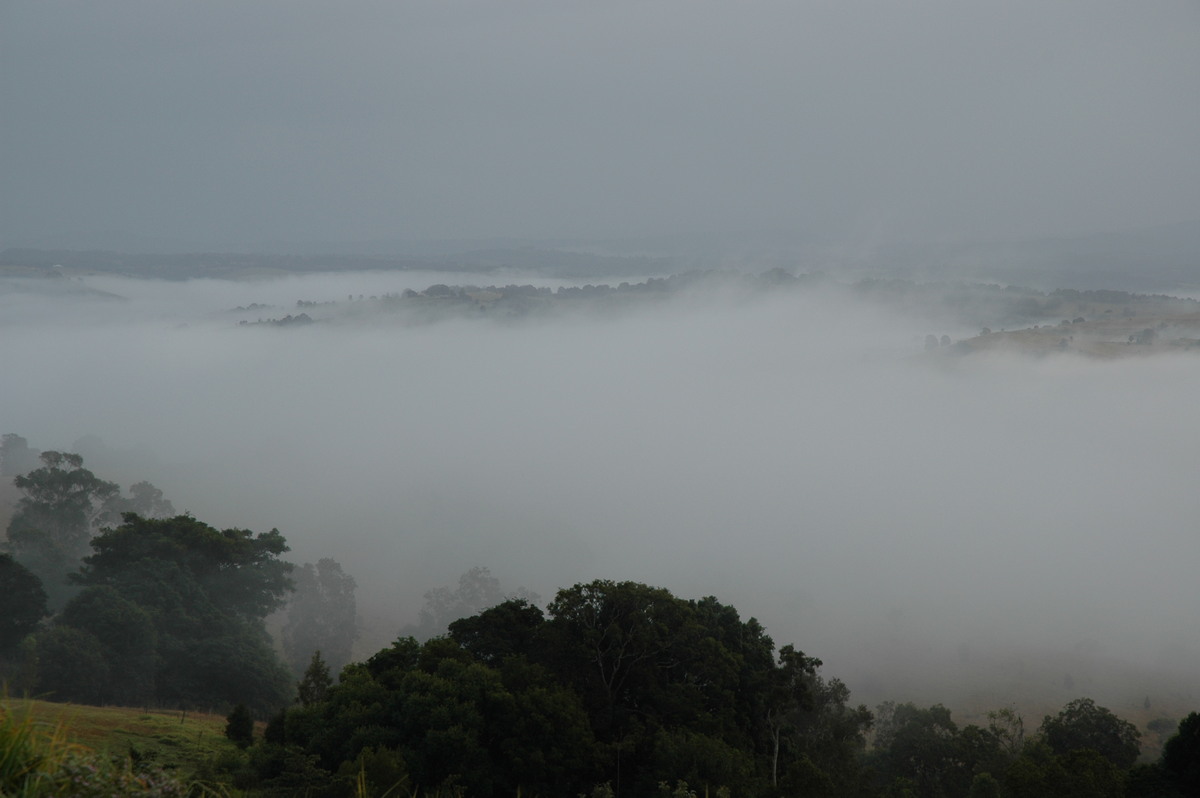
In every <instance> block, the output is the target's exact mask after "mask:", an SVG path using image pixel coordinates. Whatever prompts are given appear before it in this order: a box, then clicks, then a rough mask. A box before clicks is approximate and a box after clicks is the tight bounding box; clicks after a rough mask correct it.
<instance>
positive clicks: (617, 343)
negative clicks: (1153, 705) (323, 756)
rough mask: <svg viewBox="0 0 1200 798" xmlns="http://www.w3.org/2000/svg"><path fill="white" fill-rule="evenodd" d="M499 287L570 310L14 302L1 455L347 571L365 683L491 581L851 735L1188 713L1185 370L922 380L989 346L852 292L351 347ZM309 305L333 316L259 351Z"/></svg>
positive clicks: (341, 281) (6, 298) (213, 296)
mask: <svg viewBox="0 0 1200 798" xmlns="http://www.w3.org/2000/svg"><path fill="white" fill-rule="evenodd" d="M621 279H626V278H621ZM631 281H632V280H631ZM52 282H53V281H52ZM504 282H508V283H522V284H524V283H528V284H532V285H534V286H539V287H546V288H551V289H553V288H557V287H559V286H563V285H573V284H575V283H568V282H566V281H563V280H552V279H548V278H538V277H533V276H528V275H520V274H512V275H505V276H504V277H503V279H498V278H497V277H496V276H495V275H491V274H489V275H470V274H454V275H449V274H444V273H422V272H363V273H342V274H337V275H329V274H312V275H305V276H293V277H282V278H278V279H272V280H262V281H249V280H246V281H226V280H189V281H180V282H165V281H152V280H131V279H126V278H120V277H107V276H92V277H86V278H82V279H75V280H72V281H70V282H69V283H67V282H64V281H57V283H56V286H57V287H56V288H55V289H54V290H44V289H45V285H47V284H48V283H45V282H39V281H26V282H21V281H14V282H12V283H9V284H8V288H9V289H10V290H8V291H6V292H4V293H0V375H2V379H0V408H3V413H2V418H0V420H2V421H3V424H4V429H3V430H0V431H3V432H14V433H19V434H20V435H23V436H25V437H26V438H27V439H28V440H29V442H30V444H31V445H33V446H36V447H38V448H41V449H61V450H71V451H79V452H80V453H81V454H83V455H84V457H85V462H86V465H87V466H88V467H90V468H91V469H93V470H94V471H95V472H96V473H97V474H98V475H99V476H101V477H103V478H105V479H109V480H115V481H118V482H121V483H122V484H125V485H127V484H129V483H131V482H134V481H137V480H141V479H149V480H151V481H152V482H153V483H154V484H155V485H157V486H158V487H160V488H162V489H163V491H164V493H165V494H166V496H167V497H168V498H170V499H171V501H172V502H173V503H174V505H175V507H176V508H178V509H179V510H180V511H187V512H189V513H191V514H193V515H194V516H195V517H197V518H199V519H201V520H202V521H204V522H206V523H208V524H211V525H213V526H217V527H221V528H224V527H244V528H250V529H252V530H255V531H266V530H268V529H270V528H273V527H275V528H278V529H279V530H280V531H281V532H282V533H283V534H284V535H285V536H286V538H287V540H288V542H289V544H290V545H291V546H292V552H291V554H290V555H289V558H290V559H292V560H294V561H296V562H303V561H315V560H316V559H318V558H320V557H335V558H336V559H337V560H338V561H339V562H341V563H342V565H343V566H344V567H345V569H346V571H347V573H350V574H352V575H353V576H354V577H355V578H356V579H357V580H358V583H359V607H360V614H361V616H362V623H363V630H362V635H361V637H360V641H359V651H360V652H361V654H363V655H367V654H370V653H371V652H373V651H375V650H376V649H378V648H379V647H380V646H382V645H386V644H387V643H388V642H389V641H390V640H391V639H392V638H393V637H394V636H395V634H396V632H397V630H398V629H399V628H400V627H401V626H402V625H403V624H405V623H408V622H411V621H412V620H413V619H414V618H415V615H416V612H417V610H418V609H419V608H420V605H421V600H422V599H421V597H422V595H423V594H424V592H425V591H427V590H429V589H431V588H434V587H438V586H441V585H446V584H452V583H453V582H454V581H455V579H456V578H457V577H458V575H459V574H461V573H463V572H464V571H466V570H467V569H469V568H471V567H473V566H486V567H488V568H490V569H491V572H492V573H493V574H494V575H495V576H496V577H497V578H499V579H500V580H501V583H502V584H503V585H504V586H505V588H508V589H515V588H517V587H518V586H524V587H527V588H528V589H530V590H533V591H536V592H537V593H539V594H540V595H541V596H542V597H543V599H548V598H549V597H552V596H553V595H554V592H555V591H556V590H557V589H558V588H559V587H564V586H568V585H570V584H572V583H575V582H582V581H587V580H591V579H594V578H606V579H614V580H624V579H629V580H636V581H639V582H645V583H649V584H653V585H661V586H664V587H668V588H669V589H671V590H672V591H674V592H675V593H676V594H677V595H682V596H688V597H699V596H702V595H716V596H717V597H719V598H720V599H721V600H723V601H728V602H730V603H732V604H734V605H736V606H737V607H738V608H739V609H740V610H741V611H742V612H743V613H744V614H745V615H746V616H749V615H754V616H756V617H758V618H759V619H760V620H761V621H762V622H763V623H764V624H765V625H766V627H767V630H768V631H769V633H770V634H771V635H772V636H773V637H774V638H775V640H776V642H777V643H778V644H784V643H795V644H796V645H797V646H798V647H799V648H801V649H803V650H804V651H805V652H806V653H808V654H810V655H813V656H817V657H820V658H821V659H823V660H824V662H825V665H826V668H827V671H828V672H830V673H832V674H834V675H836V676H839V677H840V678H842V679H844V680H845V681H846V682H847V684H848V685H849V687H850V688H851V690H853V691H854V693H855V695H856V697H857V699H859V700H863V701H867V702H870V701H872V700H875V699H880V700H882V699H884V698H890V699H896V700H906V699H910V698H911V699H913V700H928V701H933V700H941V701H946V702H947V703H950V702H954V701H960V702H966V703H970V702H973V701H979V702H981V703H982V704H984V705H986V706H988V707H991V706H996V705H1000V704H1003V703H1005V702H1006V701H1011V700H1018V699H1020V700H1023V701H1031V702H1034V703H1037V702H1044V703H1045V704H1046V706H1048V707H1049V706H1053V705H1061V703H1062V702H1063V701H1065V700H1067V699H1069V698H1073V697H1075V695H1077V694H1078V693H1079V692H1080V691H1081V690H1086V691H1087V692H1089V694H1092V695H1095V696H1096V697H1097V698H1098V699H1103V700H1106V701H1108V702H1110V706H1113V707H1114V708H1120V707H1126V706H1132V705H1134V704H1137V705H1138V706H1140V705H1141V702H1142V698H1143V696H1144V695H1147V694H1151V693H1154V694H1155V695H1156V699H1157V698H1158V697H1160V694H1162V693H1165V692H1170V693H1171V695H1170V696H1167V695H1161V698H1162V699H1163V700H1167V699H1168V698H1169V699H1170V700H1173V701H1180V702H1184V703H1187V702H1188V701H1189V700H1191V701H1194V698H1195V694H1196V691H1197V690H1198V689H1200V685H1197V684H1196V683H1195V681H1194V673H1195V666H1196V664H1197V662H1200V649H1198V648H1197V645H1196V635H1195V632H1196V622H1195V613H1194V607H1195V606H1196V602H1197V600H1198V599H1200V582H1198V581H1197V580H1196V579H1195V575H1194V568H1195V563H1196V562H1197V561H1198V560H1200V539H1198V538H1197V535H1196V534H1195V518H1196V517H1197V503H1198V500H1197V498H1196V496H1197V493H1196V490H1195V474H1196V473H1197V471H1198V467H1200V448H1197V446H1196V441H1195V435H1194V432H1193V430H1192V424H1191V421H1192V417H1193V415H1194V412H1195V410H1194V397H1195V396H1196V395H1197V393H1198V391H1200V358H1197V357H1195V356H1193V355H1187V354H1178V355H1160V356H1154V357H1145V358H1137V359H1131V360H1121V361H1108V360H1098V359H1088V358H1083V357H1079V356H1076V355H1072V354H1058V355H1050V356H1046V357H1039V358H1033V357H1024V356H1021V355H1017V354H1011V353H1010V354H996V353H990V354H980V355H972V356H969V357H960V358H929V357H926V356H924V354H923V341H924V339H925V337H926V335H928V334H930V333H933V334H936V335H939V336H940V335H943V334H948V335H949V336H950V337H951V338H953V339H955V340H958V339H960V338H963V337H969V336H973V335H975V334H977V333H978V331H979V329H978V327H977V326H976V327H967V326H965V325H963V324H958V326H955V324H956V323H957V322H950V321H947V318H946V317H939V318H929V317H925V316H922V315H921V314H918V313H914V312H911V311H909V312H903V313H902V312H899V311H896V310H891V309H888V308H887V307H885V306H882V305H880V304H877V303H867V302H865V301H863V300H862V299H861V298H857V297H855V296H854V295H853V294H852V293H851V292H849V291H847V290H846V288H845V287H844V286H840V285H838V284H836V283H833V282H822V283H818V284H798V285H796V286H792V287H787V288H782V289H780V290H774V291H769V292H761V293H756V294H741V293H737V292H722V291H694V292H679V293H677V294H675V295H672V296H671V297H669V298H667V299H664V300H663V301H661V302H655V303H652V304H645V305H642V306H636V307H632V308H630V309H627V310H626V311H624V312H621V313H618V314H589V313H565V312H564V313H559V314H556V315H554V316H551V317H546V318H535V317H531V318H523V319H521V318H518V319H507V320H505V319H497V318H492V317H486V318H446V319H444V320H433V321H429V320H426V321H424V322H422V323H419V324H414V323H407V322H405V321H404V319H403V318H401V317H393V316H389V315H387V314H381V313H366V312H362V313H355V312H354V308H355V306H356V304H359V307H362V308H365V307H367V306H368V305H369V303H370V301H371V300H370V298H371V297H382V296H387V295H396V294H399V293H401V292H403V291H404V290H406V289H410V290H415V291H422V290H423V289H425V288H426V287H428V286H430V285H431V284H435V283H449V284H451V285H454V284H459V285H462V284H471V283H473V284H476V285H489V284H493V283H501V284H502V283H504ZM64 285H66V286H68V287H70V288H71V289H72V290H69V291H68V290H64V289H63V286H64ZM360 297H362V298H361V299H360ZM298 301H302V302H312V303H336V304H328V305H326V306H325V307H326V308H327V309H328V312H326V313H325V314H324V316H322V315H321V314H320V313H316V312H313V315H314V318H316V320H317V321H316V323H313V324H307V325H303V326H283V327H277V326H270V325H262V326H260V325H256V324H252V323H248V324H240V322H243V321H245V322H255V321H257V320H258V319H269V318H277V317H281V316H284V315H285V314H293V313H297V312H298V311H297V302H298ZM1189 671H1190V673H1192V674H1193V676H1192V677H1185V676H1183V675H1182V674H1185V673H1188V672H1189ZM1189 678H1190V679H1191V681H1189ZM1156 691H1158V692H1156ZM1018 693H1019V694H1018Z"/></svg>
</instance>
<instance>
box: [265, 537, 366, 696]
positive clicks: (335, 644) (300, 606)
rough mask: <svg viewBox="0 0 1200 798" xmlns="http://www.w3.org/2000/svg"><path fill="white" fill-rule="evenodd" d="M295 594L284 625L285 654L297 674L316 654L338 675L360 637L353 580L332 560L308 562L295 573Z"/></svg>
mask: <svg viewBox="0 0 1200 798" xmlns="http://www.w3.org/2000/svg"><path fill="white" fill-rule="evenodd" d="M292 578H293V580H294V581H295V585H296V587H295V592H293V593H292V596H291V599H290V601H289V602H288V607H287V621H286V623H284V626H283V651H284V655H285V656H286V657H287V661H288V664H289V665H290V666H291V667H292V671H293V672H294V673H297V674H299V673H302V672H303V671H304V668H305V666H306V665H307V664H308V662H309V658H310V657H312V654H313V652H314V651H318V650H319V651H321V653H322V656H323V658H324V660H325V662H327V663H328V664H329V667H330V669H332V670H333V671H334V672H335V673H336V672H337V671H340V670H341V669H342V666H343V665H345V664H346V663H347V662H349V661H350V656H351V650H352V648H353V646H354V640H355V638H356V637H357V636H358V621H357V606H356V603H355V599H354V591H355V588H356V587H357V586H356V584H355V582H354V577H352V576H350V575H349V574H347V573H345V572H344V571H343V570H342V566H341V565H339V564H338V562H337V561H336V560H334V559H332V558H329V557H325V558H323V559H321V560H319V561H317V564H316V565H313V564H312V563H305V564H304V565H303V566H302V567H300V568H297V569H296V570H295V571H293V572H292Z"/></svg>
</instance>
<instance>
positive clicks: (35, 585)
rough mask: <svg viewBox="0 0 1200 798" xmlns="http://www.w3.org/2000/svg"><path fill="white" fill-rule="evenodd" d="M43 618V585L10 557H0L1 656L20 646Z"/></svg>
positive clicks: (45, 612)
mask: <svg viewBox="0 0 1200 798" xmlns="http://www.w3.org/2000/svg"><path fill="white" fill-rule="evenodd" d="M46 615H47V611H46V591H45V590H43V589H42V581H41V580H40V579H38V578H37V577H36V576H35V575H34V574H33V572H32V571H30V570H29V569H28V568H26V567H25V566H23V565H21V563H19V562H17V561H16V560H14V559H13V558H12V555H10V554H0V652H3V651H7V650H9V649H11V648H13V647H14V646H16V645H17V643H20V642H21V640H22V638H24V637H25V636H26V635H27V634H29V633H30V632H32V631H33V630H34V629H35V628H37V625H38V621H40V620H41V619H42V618H45V617H46Z"/></svg>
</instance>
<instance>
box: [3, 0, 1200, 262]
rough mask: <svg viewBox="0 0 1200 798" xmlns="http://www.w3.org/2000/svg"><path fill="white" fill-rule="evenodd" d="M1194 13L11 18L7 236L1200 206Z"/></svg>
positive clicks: (887, 222)
mask: <svg viewBox="0 0 1200 798" xmlns="http://www.w3.org/2000/svg"><path fill="white" fill-rule="evenodd" d="M1197 86H1200V5H1198V4H1196V3H1194V2H1162V3H1152V4H1150V3H1137V4H1134V3H1118V2H1091V1H1089V2H1061V3H1046V2H1040V0H1039V2H1015V1H1012V0H1006V2H994V3H986V4H985V3H961V2H904V3H898V2H897V3H892V2H856V3H832V2H830V3H814V2H754V3H712V2H695V1H694V0H687V1H686V2H685V1H684V0H661V1H658V2H631V1H628V0H611V1H609V2H604V3H578V2H562V1H561V0H555V1H554V2H505V3H486V2H361V1H360V0H355V1H354V2H347V3H317V2H308V1H306V2H295V1H294V0H287V2H284V0H256V2H253V3H244V2H227V1H225V0H219V1H218V0H209V1H207V2H204V3H164V2H134V1H133V0H108V1H107V2H104V3H93V2H61V1H60V0H39V1H38V2H33V0H4V2H3V4H0V109H2V111H0V113H2V122H0V240H3V239H14V238H19V237H25V236H37V235H44V234H57V233H62V232H67V231H99V230H120V231H126V232H129V233H134V234H138V235H145V236H161V237H167V238H177V239H180V238H182V239H188V240H195V241H203V242H212V243H217V242H234V241H261V240H270V239H276V240H278V239H290V240H313V239H339V240H349V239H366V238H440V237H486V236H513V237H598V236H628V235H639V234H654V233H690V232H702V231H711V230H747V229H749V230H765V229H779V230H789V231H797V232H800V233H811V234H813V235H821V236H826V237H831V238H834V239H837V240H844V241H856V242H862V241H866V242H872V241H877V240H891V239H897V238H926V237H933V238H959V237H987V238H991V237H999V238H1004V237H1014V236H1016V237H1021V236H1037V235H1047V234H1051V235H1052V234H1071V233H1080V232H1089V231H1096V230H1108V229H1127V228H1134V227H1139V226H1143V225H1151V224H1157V223H1166V222H1175V221H1182V220H1186V219H1195V218H1200V147H1197V142H1198V141H1200V102H1197Z"/></svg>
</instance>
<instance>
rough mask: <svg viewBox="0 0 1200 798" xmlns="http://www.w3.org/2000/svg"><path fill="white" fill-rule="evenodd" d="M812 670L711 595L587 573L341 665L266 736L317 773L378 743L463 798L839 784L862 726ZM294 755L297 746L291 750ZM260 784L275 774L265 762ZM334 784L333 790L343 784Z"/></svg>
mask: <svg viewBox="0 0 1200 798" xmlns="http://www.w3.org/2000/svg"><path fill="white" fill-rule="evenodd" d="M819 666H820V663H819V662H818V661H816V660H812V659H810V658H806V657H804V655H803V654H800V653H799V652H796V651H794V650H793V649H790V648H788V649H785V650H784V652H781V656H780V659H779V660H778V661H777V659H776V656H775V650H774V645H773V643H772V641H771V639H770V638H769V637H768V636H767V635H766V634H765V632H764V630H763V629H762V627H761V626H760V625H759V624H758V623H757V622H756V621H754V620H753V619H751V620H749V621H742V620H741V619H740V618H739V617H738V614H737V612H736V611H735V610H734V609H733V608H732V607H728V606H726V605H722V604H721V603H720V602H718V601H717V600H716V599H713V598H705V599H702V600H700V601H687V600H683V599H679V598H676V597H675V596H673V595H672V594H671V593H669V592H668V591H666V590H663V589H661V588H653V587H649V586H646V585H641V584H636V583H632V582H622V583H615V582H608V581H597V582H592V583H589V584H586V585H576V586H574V587H572V588H569V589H566V590H562V591H560V592H559V594H558V596H557V597H556V598H555V600H554V601H553V602H551V604H550V606H549V609H548V612H547V613H543V612H542V610H541V609H539V608H538V607H536V606H534V605H532V604H530V603H528V602H527V601H525V600H522V599H512V600H509V601H506V602H503V603H501V604H499V605H497V606H496V607H493V608H491V609H487V610H484V611H483V612H481V613H479V614H478V615H476V616H474V617H471V618H467V619H462V620H459V621H455V622H454V623H452V624H451V625H450V631H449V634H448V636H446V637H442V638H433V639H431V640H429V641H427V642H425V643H424V644H421V643H418V642H417V641H416V640H415V639H413V638H401V639H399V640H397V641H396V643H394V644H393V645H392V646H391V647H390V648H388V649H385V650H383V651H380V652H379V653H377V654H376V655H375V656H373V657H371V658H370V659H369V660H367V662H365V663H363V664H361V665H353V666H350V667H348V668H346V669H345V670H344V671H343V673H342V680H341V682H340V683H339V684H338V685H336V686H334V687H332V688H330V689H329V691H328V697H327V700H325V701H323V702H310V703H309V704H308V705H307V706H303V707H296V708H293V709H291V710H289V711H288V712H287V714H286V716H285V717H284V718H283V719H282V722H281V723H282V733H280V730H279V728H278V726H276V728H275V729H274V730H269V732H268V734H269V735H271V736H272V737H273V739H274V740H275V742H272V743H265V744H264V747H270V746H274V747H275V748H276V749H278V750H279V751H286V750H292V751H293V752H295V753H296V754H306V755H315V756H316V757H317V758H316V760H315V762H311V761H308V762H307V764H305V767H307V766H309V765H315V766H316V767H319V768H320V769H321V770H323V771H324V772H326V773H327V774H329V779H330V781H329V783H330V785H331V786H330V790H331V791H332V792H331V794H337V791H338V790H339V789H341V788H340V787H338V786H337V785H339V784H342V782H339V781H338V775H337V774H338V773H342V774H343V775H344V774H345V773H346V772H348V771H349V770H352V769H353V767H354V763H355V762H356V761H358V760H359V758H360V757H363V756H369V757H373V758H375V759H378V758H379V757H380V756H381V755H382V754H381V752H388V753H387V754H386V758H387V760H388V761H389V762H390V763H392V766H393V771H394V772H396V773H399V772H403V774H404V775H405V777H406V778H407V779H410V780H411V783H413V784H419V785H422V786H428V787H431V788H432V787H436V786H439V785H441V786H443V787H447V788H449V787H452V786H458V787H462V788H464V789H465V791H466V793H467V794H471V795H494V794H503V793H510V794H511V793H513V792H515V791H516V790H518V789H521V790H523V791H529V792H532V793H537V794H544V795H571V794H579V793H583V792H588V791H590V790H591V789H592V788H593V787H594V786H595V785H597V784H601V783H604V782H611V783H612V784H613V787H614V789H615V790H618V791H620V792H621V793H622V794H631V795H642V794H644V795H649V794H654V793H655V792H656V791H657V789H658V785H659V783H660V782H662V781H667V780H669V781H671V783H675V781H676V780H678V779H683V780H686V781H687V782H688V783H689V784H692V785H699V786H705V787H709V788H711V789H712V790H714V791H715V790H717V789H718V788H721V787H725V788H728V789H730V790H733V791H734V793H736V794H758V793H760V792H761V791H763V790H764V789H767V788H768V787H769V785H770V783H771V781H772V780H773V778H774V769H773V767H772V766H773V765H774V764H775V763H776V760H779V761H781V762H782V765H783V766H782V767H781V768H780V769H779V772H780V773H781V774H783V775H781V776H780V777H779V782H780V785H781V786H782V784H783V783H784V782H785V781H786V779H789V778H790V779H792V781H793V782H795V783H796V784H797V785H800V784H803V783H809V784H811V783H820V784H823V785H827V786H829V787H830V789H832V790H836V791H837V792H838V794H853V792H854V790H855V789H856V788H857V786H858V784H859V776H860V775H861V774H860V772H859V767H858V763H859V761H860V753H861V751H862V749H863V746H864V739H865V737H864V736H865V733H866V731H867V728H868V727H869V725H870V717H871V716H870V713H869V712H867V711H866V709H865V708H864V707H859V708H857V709H852V708H850V707H849V706H848V705H847V700H848V691H846V690H845V688H844V686H842V685H840V683H838V682H836V681H835V682H830V683H826V682H825V681H824V680H823V679H821V677H820V676H818V675H817V668H818V667H819ZM291 761H292V762H293V763H299V762H300V761H301V760H300V759H297V758H296V757H295V756H293V757H292V760H291ZM262 762H263V763H264V768H263V770H262V773H261V775H262V777H263V779H264V782H270V783H274V780H277V779H280V778H285V777H286V776H287V767H286V758H285V757H284V756H283V754H282V753H276V754H274V755H271V756H267V755H264V757H263V759H262ZM343 786H345V785H344V784H343Z"/></svg>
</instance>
